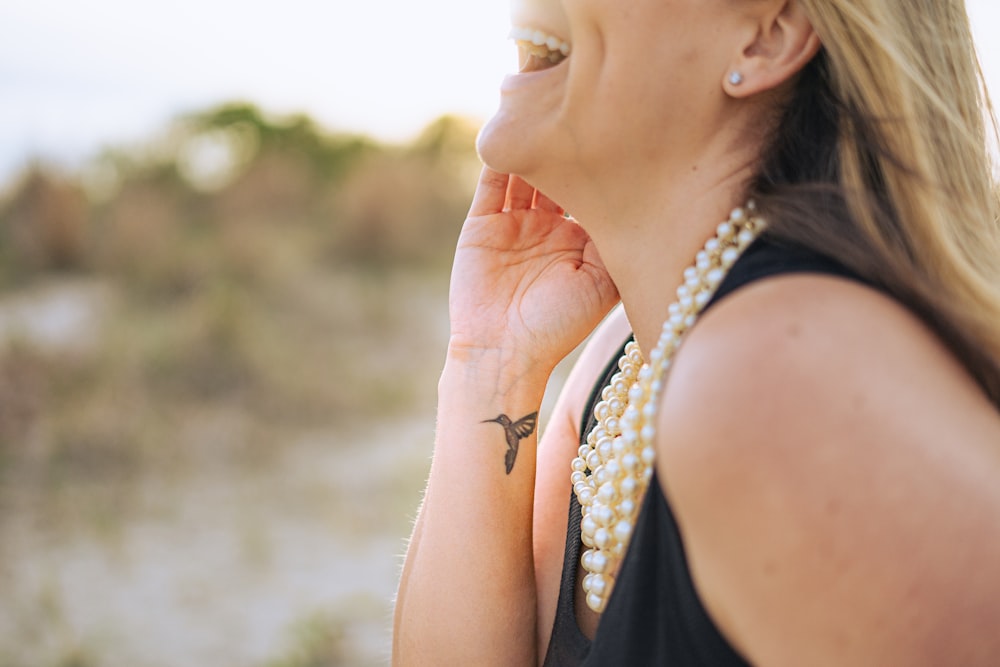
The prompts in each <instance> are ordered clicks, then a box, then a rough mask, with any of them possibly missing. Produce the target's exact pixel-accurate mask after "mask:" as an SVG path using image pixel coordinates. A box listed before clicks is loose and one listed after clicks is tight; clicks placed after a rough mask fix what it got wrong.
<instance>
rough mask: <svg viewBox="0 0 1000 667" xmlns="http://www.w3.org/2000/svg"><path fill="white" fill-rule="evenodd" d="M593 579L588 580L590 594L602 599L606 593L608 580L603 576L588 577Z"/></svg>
mask: <svg viewBox="0 0 1000 667" xmlns="http://www.w3.org/2000/svg"><path fill="white" fill-rule="evenodd" d="M590 576H592V577H593V579H591V580H590V592H592V593H593V594H594V595H597V596H601V597H603V596H604V594H605V593H607V591H608V579H607V577H606V576H604V575H603V574H593V575H590Z"/></svg>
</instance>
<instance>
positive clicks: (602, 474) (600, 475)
mask: <svg viewBox="0 0 1000 667" xmlns="http://www.w3.org/2000/svg"><path fill="white" fill-rule="evenodd" d="M610 481H611V478H610V475H608V471H607V469H606V468H605V467H604V466H601V467H599V468H598V469H597V470H595V471H594V484H596V485H597V487H598V488H600V487H601V485H602V484H607V483H608V482H610Z"/></svg>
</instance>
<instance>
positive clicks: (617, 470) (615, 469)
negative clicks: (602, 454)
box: [604, 458, 622, 481]
mask: <svg viewBox="0 0 1000 667" xmlns="http://www.w3.org/2000/svg"><path fill="white" fill-rule="evenodd" d="M604 470H605V471H606V472H607V473H608V477H609V478H610V479H609V481H614V480H616V479H618V477H620V476H621V474H622V465H621V464H620V463H618V461H615V460H614V459H613V458H612V459H611V460H610V461H608V462H607V463H605V464H604Z"/></svg>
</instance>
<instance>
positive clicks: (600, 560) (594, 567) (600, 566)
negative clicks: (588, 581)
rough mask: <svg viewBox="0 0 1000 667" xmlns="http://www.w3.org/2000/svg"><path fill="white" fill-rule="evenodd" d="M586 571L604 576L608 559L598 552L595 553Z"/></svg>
mask: <svg viewBox="0 0 1000 667" xmlns="http://www.w3.org/2000/svg"><path fill="white" fill-rule="evenodd" d="M587 569H589V570H590V571H591V572H593V573H594V574H604V572H605V571H607V569H608V557H607V556H605V555H604V554H602V553H601V552H600V551H595V552H594V553H593V555H592V556H591V558H590V567H589V568H587Z"/></svg>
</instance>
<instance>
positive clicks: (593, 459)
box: [587, 452, 601, 470]
mask: <svg viewBox="0 0 1000 667" xmlns="http://www.w3.org/2000/svg"><path fill="white" fill-rule="evenodd" d="M600 466H601V455H600V454H598V453H597V452H591V453H590V454H587V467H588V468H590V469H591V470H597V469H598V468H599V467H600Z"/></svg>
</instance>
